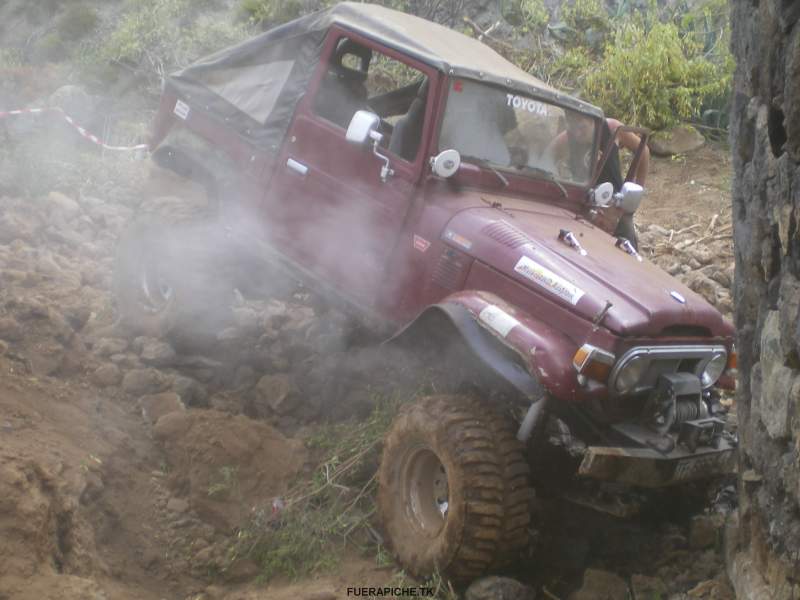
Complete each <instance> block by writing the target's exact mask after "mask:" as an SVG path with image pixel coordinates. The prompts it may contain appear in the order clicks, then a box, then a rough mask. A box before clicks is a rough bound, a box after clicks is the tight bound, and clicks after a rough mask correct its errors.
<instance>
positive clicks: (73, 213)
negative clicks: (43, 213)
mask: <svg viewBox="0 0 800 600" xmlns="http://www.w3.org/2000/svg"><path fill="white" fill-rule="evenodd" d="M45 206H46V207H47V211H48V214H49V215H50V219H51V221H52V220H64V221H69V220H70V219H72V218H74V217H77V216H78V215H79V214H80V212H81V205H80V204H78V203H77V202H76V201H75V200H73V199H72V198H70V197H69V196H67V195H66V194H62V193H61V192H50V193H49V194H47V198H46V204H45Z"/></svg>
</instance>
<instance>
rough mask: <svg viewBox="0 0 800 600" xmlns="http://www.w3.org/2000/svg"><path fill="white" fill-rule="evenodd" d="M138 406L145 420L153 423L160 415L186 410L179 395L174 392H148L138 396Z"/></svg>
mask: <svg viewBox="0 0 800 600" xmlns="http://www.w3.org/2000/svg"><path fill="white" fill-rule="evenodd" d="M139 408H141V409H142V417H144V420H145V421H148V422H150V423H151V424H155V422H156V421H158V420H159V419H160V418H161V417H163V416H164V415H168V414H170V413H173V412H180V411H183V410H186V407H185V406H184V405H183V402H181V397H180V396H178V394H176V393H175V392H162V393H160V394H150V395H147V396H142V397H141V398H139Z"/></svg>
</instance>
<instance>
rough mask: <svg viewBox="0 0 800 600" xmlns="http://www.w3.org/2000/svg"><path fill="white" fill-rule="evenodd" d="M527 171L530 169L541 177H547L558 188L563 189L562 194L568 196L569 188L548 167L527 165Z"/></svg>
mask: <svg viewBox="0 0 800 600" xmlns="http://www.w3.org/2000/svg"><path fill="white" fill-rule="evenodd" d="M525 170H526V171H530V172H531V173H533V174H534V175H536V176H537V177H541V178H542V179H546V180H547V181H549V182H550V183H554V184H555V185H557V186H558V189H559V190H561V195H562V196H564V198H566V197H567V196H568V195H569V194H567V188H565V187H564V186H563V185H562V184H561V182H560V181H559V180H558V179H556V177H555V175H553V174H552V173H551V172H550V171H548V170H546V169H542V168H540V167H525Z"/></svg>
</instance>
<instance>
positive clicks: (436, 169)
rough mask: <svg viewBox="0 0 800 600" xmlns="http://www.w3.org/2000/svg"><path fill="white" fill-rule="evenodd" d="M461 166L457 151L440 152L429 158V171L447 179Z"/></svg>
mask: <svg viewBox="0 0 800 600" xmlns="http://www.w3.org/2000/svg"><path fill="white" fill-rule="evenodd" d="M460 166H461V155H460V154H459V153H458V150H453V149H450V150H442V151H441V152H440V153H439V154H437V155H436V156H432V157H431V170H432V171H433V174H434V175H438V176H439V177H443V178H444V179H447V178H448V177H452V176H453V175H454V174H455V172H456V171H458V168H459V167H460Z"/></svg>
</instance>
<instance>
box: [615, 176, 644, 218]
mask: <svg viewBox="0 0 800 600" xmlns="http://www.w3.org/2000/svg"><path fill="white" fill-rule="evenodd" d="M642 196H644V188H643V187H642V186H640V185H639V184H638V183H634V182H632V181H626V182H625V183H624V184H623V185H622V190H621V191H620V192H619V193H617V194H614V198H615V200H616V202H617V206H619V207H620V208H621V209H622V210H623V211H624V212H625V213H627V214H629V215H632V214H633V213H635V212H636V210H637V209H638V208H639V205H640V204H641V203H642Z"/></svg>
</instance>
